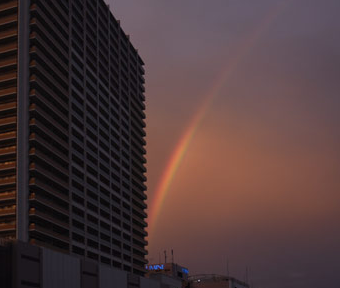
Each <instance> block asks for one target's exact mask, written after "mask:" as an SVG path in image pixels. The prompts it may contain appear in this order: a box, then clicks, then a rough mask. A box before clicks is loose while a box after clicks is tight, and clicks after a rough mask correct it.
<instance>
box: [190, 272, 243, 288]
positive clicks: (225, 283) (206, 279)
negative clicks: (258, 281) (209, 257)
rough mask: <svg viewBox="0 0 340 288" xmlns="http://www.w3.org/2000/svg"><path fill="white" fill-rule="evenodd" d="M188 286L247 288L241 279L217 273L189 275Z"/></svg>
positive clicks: (192, 287) (191, 287) (194, 287)
mask: <svg viewBox="0 0 340 288" xmlns="http://www.w3.org/2000/svg"><path fill="white" fill-rule="evenodd" d="M188 287H190V288H249V285H248V284H247V283H245V282H243V281H241V280H238V279H235V278H233V277H229V276H223V275H217V274H199V275H193V276H190V277H189V285H188Z"/></svg>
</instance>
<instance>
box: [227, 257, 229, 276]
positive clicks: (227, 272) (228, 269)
mask: <svg viewBox="0 0 340 288" xmlns="http://www.w3.org/2000/svg"><path fill="white" fill-rule="evenodd" d="M227 277H228V278H229V260H228V259H227Z"/></svg>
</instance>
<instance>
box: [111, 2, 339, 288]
mask: <svg viewBox="0 0 340 288" xmlns="http://www.w3.org/2000/svg"><path fill="white" fill-rule="evenodd" d="M282 1H285V0H282ZM282 1H281V0H280V1H279V0H274V1H273V0H259V1H239V0H214V1H201V0H187V1H183V0H181V1H180V0H172V1H168V0H143V1H141V0H115V1H111V2H112V3H111V4H110V6H111V10H112V11H113V13H114V15H115V16H116V17H117V18H118V19H120V20H121V23H122V26H123V29H124V30H125V32H126V33H128V34H130V35H131V40H132V42H133V43H134V45H135V46H136V47H137V48H138V50H139V52H140V54H141V56H142V58H143V59H144V61H145V63H146V66H145V69H146V89H147V91H146V98H147V103H146V104H147V111H146V112H147V143H148V144H147V147H146V148H147V159H148V164H147V168H148V174H147V176H148V183H147V186H148V205H149V207H150V206H151V205H152V203H153V197H154V193H155V189H156V185H157V183H158V181H159V179H160V177H161V175H162V173H163V171H164V169H165V167H166V165H167V161H168V160H169V158H170V156H171V154H172V152H173V151H174V149H175V147H176V145H177V143H178V141H179V140H180V138H181V135H182V134H183V133H184V131H185V129H186V127H187V126H188V125H189V123H190V121H191V119H192V117H193V116H194V115H195V113H196V111H197V109H199V104H200V103H201V102H202V99H204V97H205V96H206V95H207V93H209V91H211V87H213V85H214V83H216V79H217V78H218V77H219V75H220V74H221V72H222V71H225V69H226V67H228V65H229V66H230V65H231V63H233V61H234V60H235V57H236V56H235V55H238V52H239V49H240V47H242V43H244V42H245V41H247V39H249V37H251V35H252V33H254V31H255V30H256V29H257V27H259V25H261V23H262V22H263V19H264V18H265V17H267V16H268V15H269V14H270V13H271V11H274V10H275V9H276V7H277V5H279V3H282ZM286 2H287V6H286V7H285V9H282V11H280V13H279V14H278V15H277V16H276V17H275V18H274V19H272V20H271V21H270V25H268V26H267V27H266V28H265V29H264V30H265V31H264V32H263V33H262V34H261V37H259V38H258V39H256V43H254V44H253V45H252V47H251V49H249V51H247V53H244V54H243V56H242V61H239V62H238V64H237V65H236V67H235V69H233V71H232V74H231V76H230V77H229V78H228V81H225V83H223V85H222V88H221V89H220V91H219V93H218V95H217V96H216V98H214V101H213V102H212V104H211V106H210V108H209V109H208V111H207V114H206V116H205V117H204V119H203V121H202V124H201V125H200V126H199V129H198V130H197V133H196V134H195V135H194V137H193V139H192V141H191V143H190V145H189V148H188V151H187V153H186V154H185V156H184V157H183V160H182V162H181V165H180V166H179V168H178V171H177V173H176V175H175V177H174V180H173V182H172V184H171V186H170V188H169V192H168V194H167V196H166V198H165V202H164V206H163V207H162V209H161V210H160V213H159V214H158V215H157V221H156V224H155V227H152V229H153V231H154V233H153V234H152V235H150V237H149V247H148V250H149V255H148V257H149V259H152V261H153V262H155V261H158V258H159V253H161V254H162V255H163V251H164V249H167V250H168V251H169V253H170V250H171V249H172V248H173V249H174V251H175V258H176V259H175V260H176V261H177V262H179V264H182V265H186V266H187V267H188V268H189V271H190V273H191V274H195V273H220V274H223V273H225V271H226V261H227V260H226V259H228V260H229V263H230V264H229V266H230V271H231V274H233V275H234V276H236V277H238V278H241V279H243V278H244V276H245V267H246V266H248V267H250V273H249V274H250V276H249V277H250V279H251V281H253V282H254V284H255V287H260V288H261V287H263V288H266V287H268V288H269V287H274V288H281V287H282V288H283V287H284V288H289V287H292V288H295V287H299V288H305V287H306V288H307V287H308V288H309V287H328V288H332V287H334V288H335V287H338V286H339V281H340V278H339V277H340V276H339V273H338V272H339V269H340V260H339V259H340V257H339V256H340V247H339V243H340V230H339V224H338V223H339V217H340V209H339V208H340V193H339V192H340V191H339V190H340V178H339V177H340V161H339V160H340V150H339V146H340V132H339V131H340V129H339V123H340V113H339V112H340V111H339V110H340V95H339V91H340V81H339V78H340V77H339V75H340V65H339V64H340V52H339V51H340V38H339V35H340V34H339V32H340V31H339V30H340V18H339V17H338V12H339V11H340V2H339V1H338V0H325V1H319V0H294V1H293V0H288V1H286Z"/></svg>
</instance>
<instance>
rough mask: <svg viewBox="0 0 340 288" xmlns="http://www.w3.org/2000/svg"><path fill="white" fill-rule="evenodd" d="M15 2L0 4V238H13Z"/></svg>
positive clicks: (15, 146) (15, 82)
mask: <svg viewBox="0 0 340 288" xmlns="http://www.w3.org/2000/svg"><path fill="white" fill-rule="evenodd" d="M17 55H18V2H17V1H1V3H0V237H6V238H15V235H16V231H15V227H16V225H15V221H16V160H17V155H16V151H17V143H16V134H17V70H18V69H17V68H18V67H17V63H18V57H17Z"/></svg>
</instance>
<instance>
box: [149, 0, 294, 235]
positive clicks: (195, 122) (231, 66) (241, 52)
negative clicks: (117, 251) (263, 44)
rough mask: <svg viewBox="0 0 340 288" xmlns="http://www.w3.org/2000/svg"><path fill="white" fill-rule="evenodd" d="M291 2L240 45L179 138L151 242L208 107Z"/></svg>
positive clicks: (154, 212)
mask: <svg viewBox="0 0 340 288" xmlns="http://www.w3.org/2000/svg"><path fill="white" fill-rule="evenodd" d="M289 1H291V0H287V1H281V2H280V3H279V5H277V6H275V7H273V9H271V10H270V11H269V13H268V15H267V17H265V18H264V19H263V20H262V21H261V22H260V23H259V25H258V26H257V27H256V29H254V31H253V32H252V33H251V34H250V35H249V36H248V37H247V38H246V39H245V40H244V41H243V42H242V43H241V45H240V47H239V48H238V49H237V53H236V55H235V57H234V58H233V59H232V61H231V62H229V63H227V68H226V69H224V70H223V71H222V73H220V76H219V77H218V78H217V79H216V81H215V83H214V85H213V86H212V88H211V90H210V92H209V93H207V95H206V96H205V97H204V99H203V101H202V103H201V105H199V106H198V107H199V108H198V109H197V112H196V113H195V114H194V116H193V117H192V119H191V121H190V123H189V125H188V126H187V128H186V129H185V131H184V133H183V134H182V136H181V137H180V140H179V141H178V143H177V145H176V147H175V149H174V150H173V152H172V154H171V156H170V159H169V161H168V162H167V165H166V166H165V169H164V171H163V174H162V175H161V178H160V180H159V182H158V185H157V186H156V190H155V196H154V198H153V201H152V203H151V205H149V206H150V208H149V213H148V214H149V217H148V226H149V229H148V233H149V239H151V238H152V235H153V231H154V230H155V228H156V224H157V223H156V222H157V219H158V216H159V214H160V211H161V209H162V207H163V205H164V201H165V198H166V196H167V194H168V192H169V189H170V186H171V183H172V181H173V179H174V177H175V175H176V172H177V170H178V168H179V166H180V165H181V162H182V160H183V157H184V155H185V153H186V152H187V150H188V148H189V146H190V143H191V141H192V139H193V138H194V136H195V134H196V132H197V130H198V129H199V127H200V124H201V123H202V121H203V119H204V117H205V116H206V114H207V112H208V111H209V108H210V107H211V105H212V102H213V100H214V99H215V98H216V97H217V96H218V95H219V94H220V92H221V90H222V88H223V87H225V86H226V85H227V84H228V80H229V79H230V76H231V75H232V73H233V72H235V70H236V69H237V66H239V65H240V64H241V62H242V60H244V59H245V58H246V57H247V55H248V54H249V52H250V50H251V49H252V48H253V47H254V46H255V45H256V43H257V42H258V40H259V39H260V38H261V36H262V35H263V34H264V33H265V32H266V31H267V29H268V28H269V27H270V24H271V23H272V22H273V21H274V20H275V19H276V18H277V17H278V15H279V14H280V13H282V11H283V10H284V9H285V7H286V6H287V4H288V3H289Z"/></svg>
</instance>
